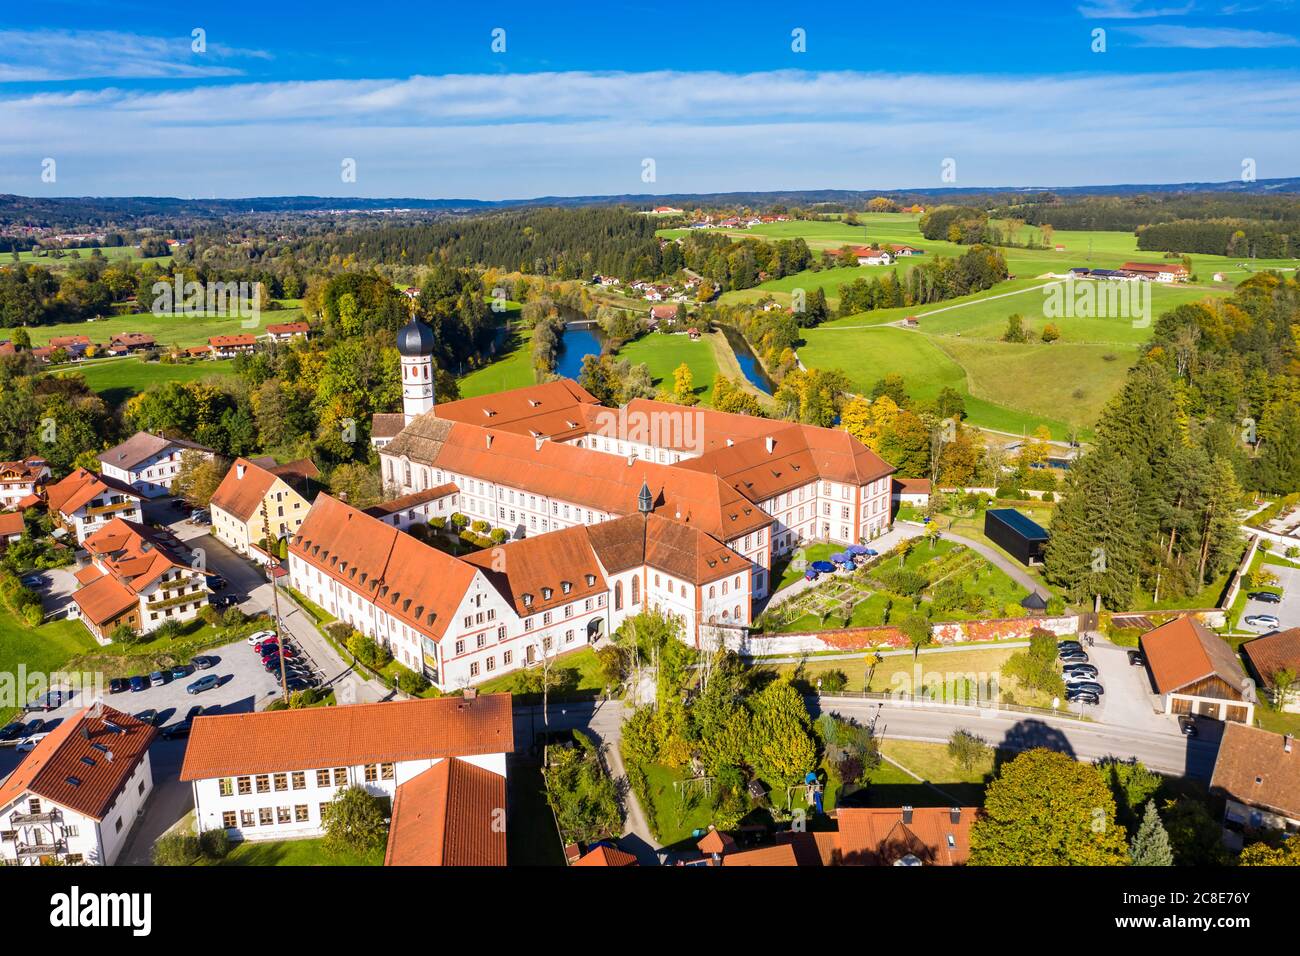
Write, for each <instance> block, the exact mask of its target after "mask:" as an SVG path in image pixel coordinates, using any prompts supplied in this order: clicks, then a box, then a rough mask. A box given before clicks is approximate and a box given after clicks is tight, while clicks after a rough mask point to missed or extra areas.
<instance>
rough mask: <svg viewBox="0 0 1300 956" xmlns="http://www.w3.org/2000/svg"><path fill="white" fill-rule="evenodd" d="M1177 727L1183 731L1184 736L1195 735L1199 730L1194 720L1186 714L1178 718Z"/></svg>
mask: <svg viewBox="0 0 1300 956" xmlns="http://www.w3.org/2000/svg"><path fill="white" fill-rule="evenodd" d="M1178 729H1179V730H1181V731H1182V732H1183V736H1184V737H1196V736H1198V735H1199V734H1200V732H1201V731H1200V728H1198V727H1197V726H1196V720H1195V719H1194V718H1192V717H1188V716H1187V715H1186V714H1183V716H1181V717H1179V718H1178Z"/></svg>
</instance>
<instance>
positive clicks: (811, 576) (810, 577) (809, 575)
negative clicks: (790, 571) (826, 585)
mask: <svg viewBox="0 0 1300 956" xmlns="http://www.w3.org/2000/svg"><path fill="white" fill-rule="evenodd" d="M803 579H804V580H805V581H816V580H817V572H816V571H814V570H813V569H812V568H809V569H808V570H807V571H805V572H804V573H803Z"/></svg>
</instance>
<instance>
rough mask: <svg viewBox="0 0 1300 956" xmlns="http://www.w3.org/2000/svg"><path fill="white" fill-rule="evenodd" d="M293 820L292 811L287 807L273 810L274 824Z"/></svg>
mask: <svg viewBox="0 0 1300 956" xmlns="http://www.w3.org/2000/svg"><path fill="white" fill-rule="evenodd" d="M292 820H293V815H292V811H291V810H290V809H289V808H288V807H276V808H275V822H276V823H289V822H291V821H292Z"/></svg>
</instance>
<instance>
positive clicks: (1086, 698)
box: [1065, 688, 1101, 704]
mask: <svg viewBox="0 0 1300 956" xmlns="http://www.w3.org/2000/svg"><path fill="white" fill-rule="evenodd" d="M1065 699H1066V700H1067V701H1069V702H1070V703H1071V704H1076V703H1079V702H1083V703H1085V704H1097V703H1100V701H1101V698H1099V697H1098V696H1097V695H1096V694H1094V693H1093V692H1092V691H1090V690H1083V689H1081V688H1080V689H1076V690H1067V691H1066V692H1065Z"/></svg>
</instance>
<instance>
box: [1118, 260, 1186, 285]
mask: <svg viewBox="0 0 1300 956" xmlns="http://www.w3.org/2000/svg"><path fill="white" fill-rule="evenodd" d="M1119 271H1120V272H1127V273H1129V274H1130V275H1134V276H1137V277H1138V278H1139V279H1147V280H1150V281H1153V282H1186V281H1187V280H1188V279H1189V278H1191V276H1190V275H1189V273H1188V271H1187V267H1186V266H1185V265H1183V264H1182V263H1181V262H1126V263H1124V264H1123V265H1122V266H1120V267H1119Z"/></svg>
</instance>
